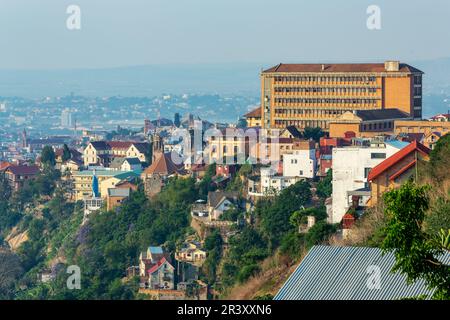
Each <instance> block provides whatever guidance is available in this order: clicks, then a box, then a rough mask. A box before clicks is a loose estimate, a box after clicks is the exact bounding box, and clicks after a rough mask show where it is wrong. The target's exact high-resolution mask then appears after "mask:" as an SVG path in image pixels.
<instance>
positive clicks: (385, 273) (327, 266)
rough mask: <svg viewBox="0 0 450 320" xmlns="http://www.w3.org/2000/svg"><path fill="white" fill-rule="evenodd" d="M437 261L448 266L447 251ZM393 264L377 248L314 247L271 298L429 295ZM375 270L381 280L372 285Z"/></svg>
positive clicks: (423, 285) (390, 257)
mask: <svg viewBox="0 0 450 320" xmlns="http://www.w3.org/2000/svg"><path fill="white" fill-rule="evenodd" d="M439 260H440V261H442V262H443V263H445V264H447V265H448V264H449V263H450V254H449V253H448V252H447V253H446V254H445V255H443V256H441V257H439ZM394 264H395V256H394V254H393V253H386V254H383V253H382V251H381V249H379V248H367V247H336V246H313V247H312V248H311V250H309V252H308V254H307V255H306V256H305V258H303V260H302V262H301V263H300V264H299V265H298V267H297V268H296V269H295V271H294V272H293V273H292V274H291V276H290V277H289V279H288V280H287V281H286V282H285V283H284V285H283V287H282V288H281V289H280V290H279V291H278V293H277V294H276V295H275V298H274V300H398V299H402V298H411V297H415V296H419V295H424V294H426V295H430V294H432V291H431V290H429V289H428V288H427V285H426V283H425V281H423V280H419V281H416V282H414V283H413V284H410V285H408V284H407V282H406V276H405V275H403V274H401V273H399V272H395V273H393V272H391V270H392V267H393V266H394ZM376 272H379V276H380V281H381V283H380V286H379V287H371V286H370V285H368V283H369V280H371V279H374V280H376V278H374V277H375V276H376ZM374 285H376V281H375V282H374Z"/></svg>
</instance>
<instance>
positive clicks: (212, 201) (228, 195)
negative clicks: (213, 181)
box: [208, 191, 239, 208]
mask: <svg viewBox="0 0 450 320" xmlns="http://www.w3.org/2000/svg"><path fill="white" fill-rule="evenodd" d="M238 197H239V193H238V192H234V191H210V192H208V205H209V206H210V207H213V208H216V207H217V206H218V205H219V204H220V203H222V201H224V200H225V199H227V200H229V201H230V202H235V201H236V200H237V199H238Z"/></svg>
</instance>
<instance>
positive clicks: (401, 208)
mask: <svg viewBox="0 0 450 320" xmlns="http://www.w3.org/2000/svg"><path fill="white" fill-rule="evenodd" d="M428 189H429V187H428V186H418V185H416V184H413V183H412V182H408V183H406V184H404V185H402V186H401V187H400V188H399V189H394V190H391V191H389V192H387V193H385V194H384V203H385V215H386V218H387V222H386V227H385V234H386V237H385V239H384V241H383V243H382V249H383V250H384V251H386V252H387V251H392V252H394V255H395V259H396V262H395V265H394V268H393V271H397V270H398V271H400V272H401V273H403V274H405V275H406V276H407V280H408V282H409V283H411V282H414V281H417V280H419V279H424V280H425V282H426V283H427V285H428V287H429V288H430V289H435V293H434V296H433V297H434V298H436V299H450V268H449V267H448V265H445V264H443V263H442V262H441V261H440V260H439V259H438V257H439V255H441V254H443V253H444V252H445V251H446V248H443V247H442V244H441V243H440V242H439V241H436V237H437V236H438V235H429V234H427V233H425V232H424V228H423V222H424V219H425V215H426V212H427V210H428V209H429V198H428V194H427V192H428ZM447 252H448V251H447Z"/></svg>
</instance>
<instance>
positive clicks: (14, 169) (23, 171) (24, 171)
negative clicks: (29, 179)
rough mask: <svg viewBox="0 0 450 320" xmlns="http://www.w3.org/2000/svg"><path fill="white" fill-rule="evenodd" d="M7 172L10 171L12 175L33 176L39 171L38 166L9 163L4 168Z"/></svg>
mask: <svg viewBox="0 0 450 320" xmlns="http://www.w3.org/2000/svg"><path fill="white" fill-rule="evenodd" d="M6 171H7V172H11V173H12V174H14V175H21V176H22V175H28V176H33V175H36V174H38V173H39V167H38V166H24V165H20V166H16V165H11V166H9V167H8V168H7V169H6Z"/></svg>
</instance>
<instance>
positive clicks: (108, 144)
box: [91, 141, 139, 150]
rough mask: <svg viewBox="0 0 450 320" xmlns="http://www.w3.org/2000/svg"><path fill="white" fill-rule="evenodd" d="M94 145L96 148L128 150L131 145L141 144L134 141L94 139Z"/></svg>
mask: <svg viewBox="0 0 450 320" xmlns="http://www.w3.org/2000/svg"><path fill="white" fill-rule="evenodd" d="M91 144H92V146H93V147H94V148H95V149H96V150H111V149H113V150H127V149H128V148H129V147H130V146H131V145H134V144H139V142H134V141H92V142H91Z"/></svg>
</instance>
